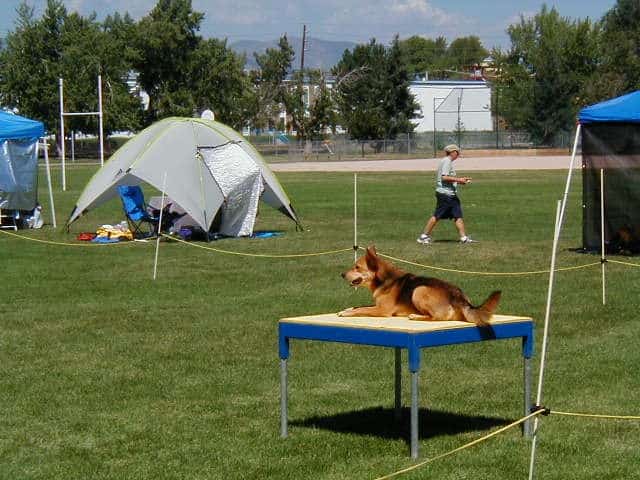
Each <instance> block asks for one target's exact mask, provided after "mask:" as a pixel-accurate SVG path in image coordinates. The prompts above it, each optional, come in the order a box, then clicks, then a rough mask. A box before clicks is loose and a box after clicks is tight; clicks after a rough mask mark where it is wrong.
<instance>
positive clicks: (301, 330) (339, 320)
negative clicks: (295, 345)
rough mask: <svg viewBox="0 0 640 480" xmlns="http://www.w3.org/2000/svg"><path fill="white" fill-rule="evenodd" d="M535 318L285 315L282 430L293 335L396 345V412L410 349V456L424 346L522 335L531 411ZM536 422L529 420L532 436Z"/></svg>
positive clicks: (281, 329)
mask: <svg viewBox="0 0 640 480" xmlns="http://www.w3.org/2000/svg"><path fill="white" fill-rule="evenodd" d="M533 330H534V327H533V321H532V319H531V318H528V317H518V316H512V315H494V316H493V317H492V319H491V322H490V326H487V327H476V326H475V325H474V324H470V323H465V322H424V321H415V320H409V319H408V318H405V317H339V316H337V315H336V314H334V313H331V314H324V315H312V316H305V317H291V318H282V319H280V321H279V324H278V336H279V353H280V434H281V436H282V437H283V438H284V437H287V435H288V418H287V410H288V398H287V397H288V394H287V388H288V386H287V360H288V359H289V343H290V340H291V339H301V340H320V341H325V342H342V343H351V344H358V345H373V346H379V347H393V348H394V349H395V414H396V418H399V417H400V411H401V407H402V398H401V395H402V389H401V349H403V348H406V349H407V351H408V357H409V372H410V375H411V457H412V458H418V374H419V371H420V354H421V349H423V348H427V347H437V346H441V345H453V344H458V343H470V342H482V341H485V340H499V339H508V338H521V339H522V357H523V359H524V416H527V415H528V414H529V413H530V408H531V404H530V397H531V357H532V355H533ZM530 433H531V426H530V424H529V422H528V421H527V422H525V424H524V434H525V435H526V436H529V435H530Z"/></svg>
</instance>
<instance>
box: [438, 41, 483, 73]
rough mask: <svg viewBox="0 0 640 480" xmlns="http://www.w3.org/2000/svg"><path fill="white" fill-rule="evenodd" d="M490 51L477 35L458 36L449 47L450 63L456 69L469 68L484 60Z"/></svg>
mask: <svg viewBox="0 0 640 480" xmlns="http://www.w3.org/2000/svg"><path fill="white" fill-rule="evenodd" d="M488 54H489V52H488V51H487V50H486V49H485V48H484V47H483V46H482V42H481V41H480V38H478V37H476V36H475V35H471V36H469V37H460V38H456V39H455V40H454V41H453V42H451V45H449V48H448V49H447V57H448V59H449V64H450V65H451V68H453V69H454V70H469V69H470V68H471V67H473V65H476V64H479V63H480V62H482V60H484V59H485V58H486V57H487V55H488Z"/></svg>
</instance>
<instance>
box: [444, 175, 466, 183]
mask: <svg viewBox="0 0 640 480" xmlns="http://www.w3.org/2000/svg"><path fill="white" fill-rule="evenodd" d="M442 181H444V182H450V183H453V182H456V183H462V184H463V185H464V184H467V183H471V177H452V176H451V175H443V176H442Z"/></svg>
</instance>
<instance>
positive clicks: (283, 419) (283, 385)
mask: <svg viewBox="0 0 640 480" xmlns="http://www.w3.org/2000/svg"><path fill="white" fill-rule="evenodd" d="M287 406H288V399H287V359H286V358H281V359H280V436H281V437H282V438H286V437H287V435H288V433H289V432H288V428H287V427H288V425H287V418H288V417H287Z"/></svg>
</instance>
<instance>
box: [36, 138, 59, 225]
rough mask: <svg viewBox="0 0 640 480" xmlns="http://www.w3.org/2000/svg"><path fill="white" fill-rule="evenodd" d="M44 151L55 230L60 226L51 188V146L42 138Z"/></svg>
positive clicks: (52, 220) (52, 221)
mask: <svg viewBox="0 0 640 480" xmlns="http://www.w3.org/2000/svg"><path fill="white" fill-rule="evenodd" d="M38 143H39V142H38ZM42 149H43V151H44V163H45V165H46V168H47V185H48V187H49V204H50V205H51V223H53V228H57V227H58V225H57V224H56V206H55V204H54V203H53V188H52V186H51V168H50V166H49V144H48V143H47V139H46V138H42Z"/></svg>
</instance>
